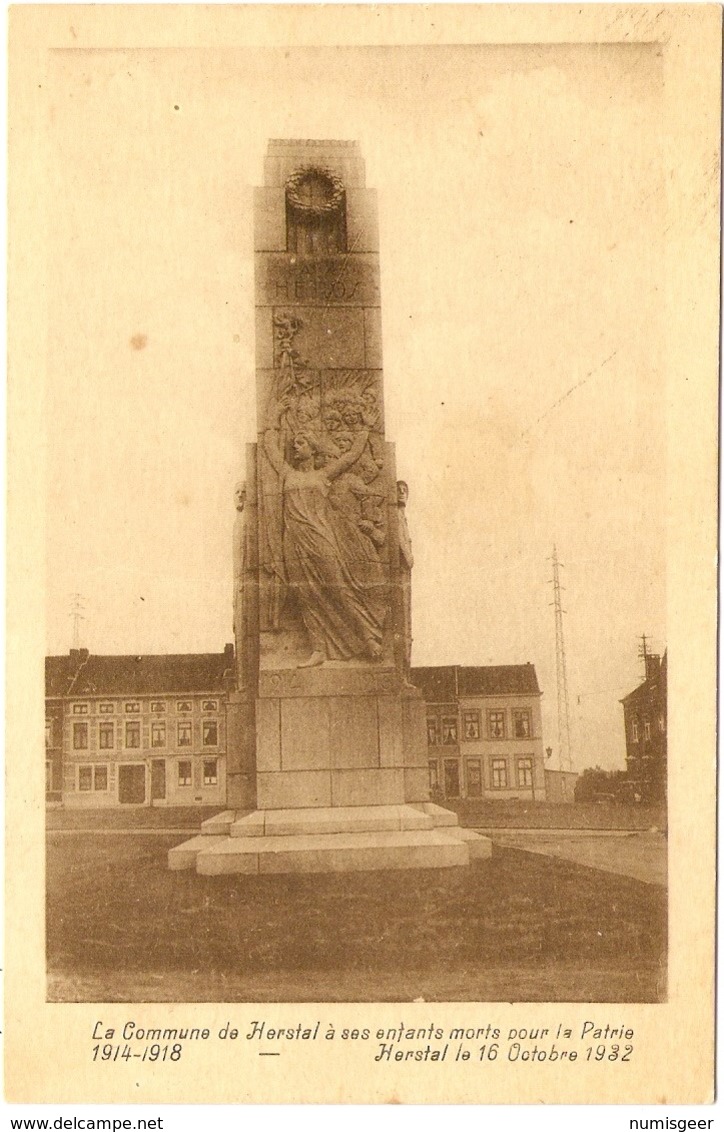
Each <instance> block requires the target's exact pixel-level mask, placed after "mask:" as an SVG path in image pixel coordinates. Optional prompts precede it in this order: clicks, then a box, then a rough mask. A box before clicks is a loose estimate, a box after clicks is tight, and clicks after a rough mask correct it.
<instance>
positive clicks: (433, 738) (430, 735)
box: [427, 719, 437, 747]
mask: <svg viewBox="0 0 724 1132" xmlns="http://www.w3.org/2000/svg"><path fill="white" fill-rule="evenodd" d="M427 742H428V746H430V747H436V746H437V720H436V719H428V721H427Z"/></svg>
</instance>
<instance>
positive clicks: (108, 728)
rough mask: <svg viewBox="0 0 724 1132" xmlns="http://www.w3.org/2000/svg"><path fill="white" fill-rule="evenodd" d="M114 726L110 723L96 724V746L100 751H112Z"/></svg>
mask: <svg viewBox="0 0 724 1132" xmlns="http://www.w3.org/2000/svg"><path fill="white" fill-rule="evenodd" d="M113 731H114V728H113V724H112V723H99V724H98V746H99V747H100V749H101V750H102V751H112V750H113V745H114V738H115V737H114V734H113Z"/></svg>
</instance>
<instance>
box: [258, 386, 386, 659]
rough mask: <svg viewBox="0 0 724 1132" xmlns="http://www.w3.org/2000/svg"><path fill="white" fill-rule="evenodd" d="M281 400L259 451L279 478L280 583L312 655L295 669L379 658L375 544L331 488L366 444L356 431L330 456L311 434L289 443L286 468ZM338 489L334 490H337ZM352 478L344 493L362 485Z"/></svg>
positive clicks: (381, 586) (382, 595) (382, 611)
mask: <svg viewBox="0 0 724 1132" xmlns="http://www.w3.org/2000/svg"><path fill="white" fill-rule="evenodd" d="M287 410H288V406H287V404H286V399H285V398H282V403H281V406H280V407H279V409H278V411H277V421H276V427H272V428H268V429H267V430H266V433H265V437H264V448H265V452H266V455H267V457H268V459H269V462H270V464H271V466H272V468H273V469H274V471H275V472H276V474H277V476H278V483H279V491H280V494H281V546H282V561H283V567H284V581H285V585H286V587H287V592H288V594H289V595H291V596H293V597H294V598H295V599H296V603H297V607H298V610H299V614H300V616H301V619H302V622H303V624H304V628H305V630H306V633H307V637H308V639H309V644H310V647H311V655H310V656H309V658H308V659H307V660H305V661H303V662H302V663H301V664H300V667H309V666H313V665H318V664H323V663H324V661H325V660H327V659H331V660H340V659H342V660H347V659H351V658H352V657H361V658H365V659H367V660H379V659H380V658H381V656H382V629H383V625H384V621H385V616H386V612H387V605H388V595H387V587H386V584H385V575H384V570H383V566H382V564H381V562H380V560H379V557H378V554H377V551H376V547H375V544H374V540H372V539H370V538H369V537H368V535H367V534H366V533H365V530H364V528H363V529H360V525H359V524H358V523H356V522H355V521H354V519H353V517H351V516H350V513H349V511H348V509H346V508H345V507H344V506H340V503H341V499H340V496H339V494H338V495H337V496H336V498H335V497H334V496H332V493H331V489H332V485H333V483H334V482H335V481H336V480H339V478H340V477H342V476H343V475H344V474H345V473H349V472H350V469H351V468H352V467H353V465H354V464H355V463H356V462H357V461H358V460H359V458H360V456H361V455H362V453H363V451H364V449H365V446H366V445H367V443H368V439H369V437H368V433H367V430H365V429H363V430H362V431H360V432H359V433H357V434H356V436H355V437H354V440H353V442H352V444H351V445H350V447H349V449H348V451H346V452H343V453H342V454H341V455H340V454H339V453H338V451H337V452H336V453H335V454H334V456H331V455H330V453H329V452H328V451H327V450H325V448H324V446H323V444H322V442H321V441H320V440H319V438H318V437H316V436H315V434H314V433H313V432H311V431H306V432H305V431H300V432H298V433H297V434H296V435H295V436H294V439H293V441H292V444H291V450H292V463H288V462H287V460H286V459H285V457H284V452H283V449H282V447H281V445H280V443H279V439H280V432H281V433H282V434H283V423H282V422H283V419H284V417H285V414H286V413H287ZM340 486H341V485H340ZM364 486H365V485H364V484H363V483H362V482H361V481H358V482H355V481H354V480H353V481H351V482H350V483H349V484H348V485H347V490H352V489H359V490H361V489H362V488H364Z"/></svg>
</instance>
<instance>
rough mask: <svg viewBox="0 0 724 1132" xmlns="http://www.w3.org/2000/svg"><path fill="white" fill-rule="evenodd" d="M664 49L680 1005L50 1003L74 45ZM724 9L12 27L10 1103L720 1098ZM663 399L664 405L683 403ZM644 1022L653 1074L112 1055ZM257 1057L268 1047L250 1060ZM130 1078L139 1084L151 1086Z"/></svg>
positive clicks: (134, 20) (354, 1056)
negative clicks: (48, 504) (63, 270)
mask: <svg viewBox="0 0 724 1132" xmlns="http://www.w3.org/2000/svg"><path fill="white" fill-rule="evenodd" d="M619 41H629V42H642V41H647V42H657V43H659V44H660V45H661V49H662V51H663V60H664V73H665V119H666V120H665V131H666V191H667V229H666V246H665V263H666V270H665V279H664V280H663V285H664V286H665V295H666V298H665V309H666V319H665V324H666V342H665V349H664V366H665V371H666V388H665V396H666V402H667V445H668V464H667V471H668V480H667V501H668V516H667V518H668V559H667V613H668V641H667V644H668V651H669V682H670V694H669V705H670V708H669V711H670V715H669V776H670V826H669V866H670V890H669V893H670V903H669V917H670V928H669V934H670V967H669V976H670V977H669V999H668V1002H666V1003H664V1004H657V1005H626V1006H624V1005H621V1004H617V1005H614V1006H605V1005H597V1006H586V1005H583V1004H562V1003H556V1004H528V1005H508V1004H504V1003H496V1004H491V1005H488V1006H485V1005H481V1004H474V1005H473V1004H454V1005H451V1004H436V1005H434V1006H433V1005H432V1004H425V1005H417V1004H407V1005H405V1006H404V1011H402V1010H401V1006H400V1004H386V1005H364V1006H362V1005H337V1004H324V1005H323V1006H315V1005H309V1004H304V1005H283V1004H270V1005H264V1006H260V1005H256V1006H244V1005H240V1004H235V1005H223V1004H209V1005H202V1004H198V1003H197V1004H191V1005H179V1004H174V1005H167V1004H161V1005H138V1004H136V1005H133V1006H124V1005H120V1004H114V1005H106V1006H100V1005H71V1004H49V1003H47V1002H46V1001H45V956H44V819H45V804H44V782H43V770H44V768H43V763H42V760H41V759H38V758H35V757H34V756H33V752H37V751H39V750H41V749H42V745H43V738H42V735H43V718H44V717H43V709H42V702H43V658H44V654H45V642H44V620H43V618H44V612H43V572H44V568H45V562H44V529H43V514H44V512H43V506H42V500H43V492H44V451H43V439H42V438H43V429H44V397H45V393H44V378H43V374H44V364H45V357H44V355H45V341H46V334H45V331H46V325H47V321H46V312H45V296H46V294H47V290H48V288H49V287H52V279H49V278H48V277H47V273H46V261H45V241H44V223H45V221H44V210H43V193H44V191H45V178H44V161H45V146H44V136H45V131H46V129H47V125H46V117H45V111H46V104H45V95H44V92H43V75H44V70H45V65H46V58H47V53H48V51H49V50H50V49H52V48H57V47H63V48H73V47H78V46H81V45H82V46H84V47H97V48H104V47H105V48H110V47H126V48H130V47H153V48H156V49H159V50H162V49H163V48H167V47H212V48H213V47H224V46H234V45H244V46H246V47H248V46H253V45H259V46H278V45H283V44H289V43H293V44H294V45H295V46H304V45H320V44H332V45H333V44H369V43H373V44H383V43H384V44H400V45H402V44H415V43H425V44H436V43H439V44H443V43H497V44H505V43H538V42H540V43H585V42H609V43H611V42H619ZM720 52H721V9H720V8H718V7H715V6H713V5H701V6H699V5H671V6H658V7H647V6H640V7H637V6H630V7H618V6H615V5H610V6H605V5H590V6H584V7H582V8H578V7H577V6H573V5H571V6H566V5H558V6H545V5H540V6H539V5H530V6H528V5H521V6H512V5H511V6H502V5H501V6H498V5H491V6H484V5H474V6H473V5H471V6H447V5H445V6H435V7H422V6H412V5H410V6H407V5H395V6H389V7H388V6H380V7H364V6H349V7H306V6H305V7H278V8H272V7H267V6H259V7H253V6H242V7H208V6H207V7H202V6H190V7H186V8H182V7H181V6H172V5H169V6H168V7H161V6H141V5H139V6H134V5H129V6H120V5H119V6H111V5H109V6H103V5H100V6H96V7H93V6H89V7H73V6H58V7H50V6H27V7H14V8H13V9H11V13H10V87H9V90H10V99H9V114H10V148H9V155H10V165H9V176H10V193H9V207H10V220H9V236H10V252H9V283H10V297H9V335H8V338H9V393H8V412H9V436H8V555H9V557H8V561H9V567H8V617H7V673H8V679H7V704H8V709H7V747H6V750H7V763H6V765H7V775H6V781H7V787H6V800H7V820H6V829H7V839H6V853H7V856H6V942H7V975H6V983H5V986H6V1011H5V1028H6V1064H5V1070H6V1097H7V1098H8V1099H9V1100H10V1101H18V1102H76V1103H80V1102H85V1103H87V1102H94V1101H95V1102H103V1103H109V1102H116V1103H120V1102H129V1101H134V1102H145V1103H149V1102H172V1103H243V1102H257V1103H270V1102H277V1103H278V1102H282V1103H295V1102H312V1101H313V1102H325V1103H339V1102H357V1103H365V1102H369V1103H381V1102H385V1101H390V1100H396V1101H402V1102H410V1103H453V1102H456V1103H475V1102H477V1103H481V1102H482V1103H506V1102H516V1103H536V1102H538V1101H541V1100H544V1101H546V1102H547V1103H627V1104H631V1103H644V1102H645V1103H684V1102H706V1101H708V1100H711V1099H712V1097H713V1048H714V1047H713V1042H714V1032H713V1031H714V1023H713V991H714V877H715V873H714V869H715V750H716V746H715V744H716V738H715V723H716V719H715V702H716V701H715V687H716V535H717V510H716V502H717V432H718V421H717V375H718V366H719V339H718V321H719V255H718V251H719V157H720V133H719V130H720V82H721V60H720ZM663 392H664V391H662V395H663ZM402 1013H404V1018H405V1020H406V1021H407V1020H408V1019H409V1024H410V1025H415V1024H416V1022H418V1020H419V1024H420V1025H423V1024H427V1023H428V1022H429V1020H430V1017H434V1018H435V1020H437V1021H438V1022H439V1024H440V1025H442V1026H446V1027H448V1026H451V1025H466V1024H468V1025H482V1024H485V1023H486V1022H488V1021H491V1022H493V1023H495V1024H497V1023H500V1024H503V1025H552V1024H554V1023H555V1024H557V1023H558V1022H559V1021H564V1022H565V1023H566V1024H567V1025H580V1023H581V1021H582V1020H584V1019H585V1018H588V1017H593V1018H596V1019H600V1020H601V1023H602V1024H603V1023H605V1022H610V1023H611V1024H619V1023H621V1022H625V1023H626V1025H629V1026H632V1027H633V1028H634V1029H635V1031H636V1035H637V1043H636V1044H637V1057H636V1061H635V1064H633V1065H631V1066H630V1068H628V1069H627V1070H626V1069H625V1068H624V1067H622V1066H620V1065H619V1066H616V1065H614V1066H611V1065H609V1064H606V1063H603V1065H595V1064H591V1065H590V1066H588V1067H587V1069H586V1070H585V1071H581V1072H571V1071H570V1069H569V1068H566V1067H556V1066H551V1065H549V1064H543V1065H540V1066H531V1067H529V1068H528V1069H527V1070H526V1072H525V1073H521V1072H520V1071H517V1070H516V1068H515V1066H512V1065H509V1064H507V1065H506V1064H498V1065H497V1066H496V1069H495V1073H489V1072H485V1073H483V1072H482V1071H481V1069H480V1067H479V1066H478V1067H477V1068H475V1066H474V1067H473V1068H472V1069H471V1068H469V1067H466V1066H465V1065H464V1064H461V1065H455V1064H453V1065H448V1066H446V1069H445V1072H444V1073H433V1072H431V1071H430V1067H429V1066H425V1065H424V1064H422V1065H420V1064H415V1063H406V1064H405V1063H403V1064H398V1065H387V1066H386V1067H384V1068H381V1067H378V1066H374V1064H373V1062H372V1057H371V1053H370V1050H369V1048H367V1049H363V1050H360V1049H359V1048H353V1047H352V1046H349V1047H347V1048H345V1045H344V1044H343V1043H341V1042H335V1043H333V1044H332V1048H331V1049H321V1048H319V1045H318V1044H314V1043H308V1044H304V1043H298V1045H297V1047H296V1048H291V1045H290V1047H289V1048H288V1051H287V1053H286V1056H285V1059H284V1074H283V1076H282V1075H281V1074H280V1072H279V1066H278V1064H276V1063H275V1060H274V1059H261V1058H259V1057H258V1056H257V1054H256V1050H255V1049H254V1048H253V1043H247V1042H246V1041H239V1042H236V1043H233V1044H232V1043H226V1044H224V1043H219V1042H214V1043H213V1044H211V1043H209V1045H208V1047H207V1048H205V1047H203V1046H199V1047H198V1048H193V1049H189V1052H188V1055H187V1056H185V1058H184V1060H183V1061H182V1062H181V1063H179V1064H178V1065H170V1064H167V1065H165V1066H164V1067H162V1068H159V1067H158V1066H147V1065H140V1064H139V1065H137V1067H135V1068H134V1072H133V1074H132V1075H129V1074H127V1073H125V1072H124V1073H119V1072H118V1070H117V1068H114V1067H113V1066H109V1065H103V1064H93V1063H92V1062H91V1061H90V1059H89V1056H88V1053H89V1048H90V1036H91V1032H92V1027H93V1025H94V1023H95V1021H96V1020H97V1019H99V1018H103V1019H105V1020H106V1021H107V1022H108V1024H114V1023H115V1024H118V1023H121V1024H122V1023H123V1021H125V1020H126V1019H128V1018H133V1019H135V1020H136V1021H137V1023H138V1025H154V1026H157V1025H175V1024H180V1023H185V1024H189V1025H208V1026H210V1027H211V1028H212V1030H213V1029H214V1028H215V1029H216V1030H217V1031H218V1029H219V1027H221V1026H222V1025H223V1024H224V1023H225V1022H226V1021H228V1020H231V1021H232V1024H234V1025H237V1026H238V1027H239V1029H240V1030H241V1031H242V1032H243V1033H245V1032H247V1031H248V1029H249V1028H250V1025H251V1021H252V1020H254V1019H259V1018H263V1019H265V1020H266V1022H267V1024H268V1025H270V1026H276V1025H296V1024H297V1022H304V1023H312V1024H313V1023H314V1022H316V1021H317V1020H318V1019H321V1020H322V1023H323V1024H324V1023H325V1022H327V1021H331V1022H334V1023H335V1025H337V1026H338V1027H339V1026H344V1025H355V1024H356V1025H372V1026H374V1027H377V1026H383V1027H387V1026H395V1025H399V1022H400V1018H401V1014H402ZM250 1047H251V1048H250ZM131 1077H132V1078H133V1079H132V1080H131Z"/></svg>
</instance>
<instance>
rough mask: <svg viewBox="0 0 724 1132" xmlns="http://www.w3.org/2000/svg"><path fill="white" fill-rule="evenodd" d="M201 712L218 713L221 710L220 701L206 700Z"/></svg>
mask: <svg viewBox="0 0 724 1132" xmlns="http://www.w3.org/2000/svg"><path fill="white" fill-rule="evenodd" d="M201 710H202V711H218V710H219V701H218V700H204V701H203V703H202V704H201Z"/></svg>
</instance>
